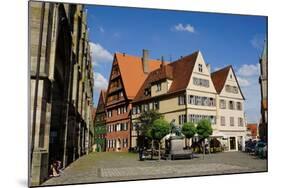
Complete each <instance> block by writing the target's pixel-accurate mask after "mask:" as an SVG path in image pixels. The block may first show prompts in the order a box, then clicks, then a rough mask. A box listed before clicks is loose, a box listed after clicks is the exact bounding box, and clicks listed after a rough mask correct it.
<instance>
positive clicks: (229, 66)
mask: <svg viewBox="0 0 281 188" xmlns="http://www.w3.org/2000/svg"><path fill="white" fill-rule="evenodd" d="M229 68H232V65H227V66H226V67H223V68H221V69H218V70H216V71H214V72H212V73H211V75H212V74H215V73H217V72H220V71H224V70H226V69H229Z"/></svg>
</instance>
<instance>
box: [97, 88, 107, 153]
mask: <svg viewBox="0 0 281 188" xmlns="http://www.w3.org/2000/svg"><path fill="white" fill-rule="evenodd" d="M105 99H106V91H103V90H102V91H101V92H100V96H99V102H98V105H97V109H96V111H95V119H94V135H95V136H94V150H95V151H97V152H102V151H106V113H105Z"/></svg>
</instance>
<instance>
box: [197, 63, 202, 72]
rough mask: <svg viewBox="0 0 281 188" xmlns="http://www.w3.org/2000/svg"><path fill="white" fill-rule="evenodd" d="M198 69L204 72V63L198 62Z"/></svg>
mask: <svg viewBox="0 0 281 188" xmlns="http://www.w3.org/2000/svg"><path fill="white" fill-rule="evenodd" d="M198 71H199V72H203V65H202V64H198Z"/></svg>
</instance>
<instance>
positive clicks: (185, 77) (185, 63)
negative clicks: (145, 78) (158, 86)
mask: <svg viewBox="0 0 281 188" xmlns="http://www.w3.org/2000/svg"><path fill="white" fill-rule="evenodd" d="M198 54H199V51H196V52H194V53H192V54H190V55H188V56H185V57H183V58H181V59H179V60H177V61H175V62H173V63H170V66H172V67H173V77H174V79H173V82H172V85H171V87H170V89H169V91H168V93H173V92H176V91H180V90H185V89H186V87H187V85H188V83H189V81H190V78H191V75H192V72H193V68H194V65H195V62H196V59H197V57H198Z"/></svg>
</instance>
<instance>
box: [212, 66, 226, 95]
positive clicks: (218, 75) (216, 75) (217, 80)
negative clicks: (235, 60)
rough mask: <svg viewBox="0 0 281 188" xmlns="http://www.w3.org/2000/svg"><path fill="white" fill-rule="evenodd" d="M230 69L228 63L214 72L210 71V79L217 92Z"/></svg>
mask: <svg viewBox="0 0 281 188" xmlns="http://www.w3.org/2000/svg"><path fill="white" fill-rule="evenodd" d="M230 69H231V66H230V65H229V66H227V67H225V68H222V69H220V70H218V71H216V72H212V73H211V77H212V81H213V84H214V86H215V88H216V91H217V93H221V91H222V89H223V87H224V84H225V81H226V79H227V75H228V73H229V70H230Z"/></svg>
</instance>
